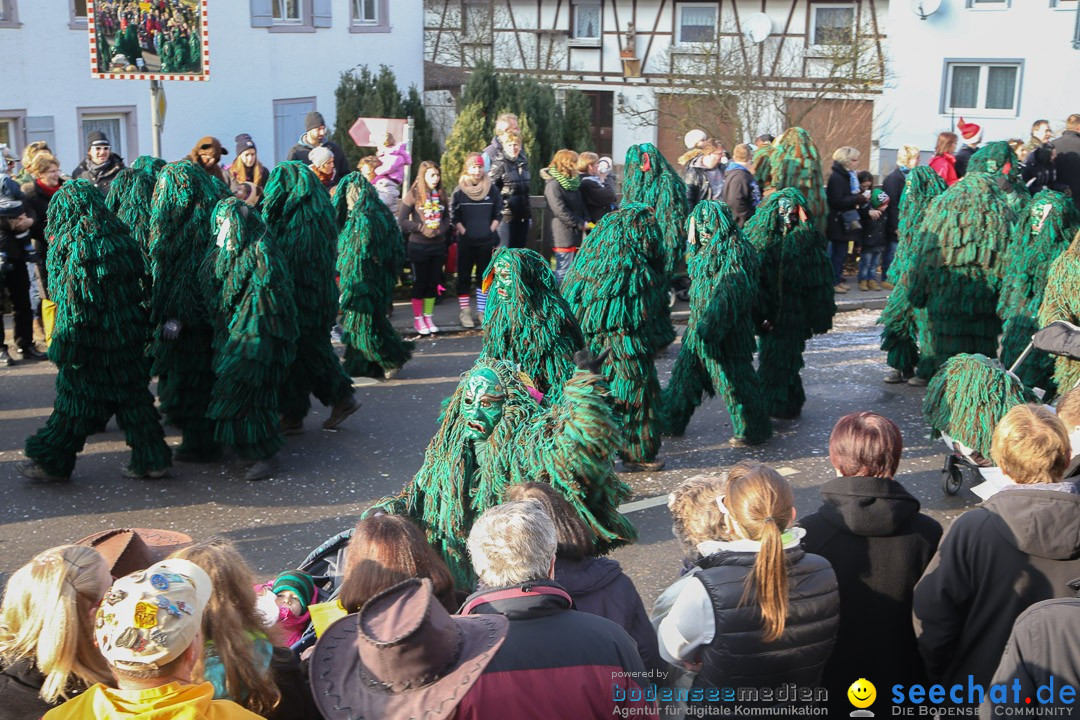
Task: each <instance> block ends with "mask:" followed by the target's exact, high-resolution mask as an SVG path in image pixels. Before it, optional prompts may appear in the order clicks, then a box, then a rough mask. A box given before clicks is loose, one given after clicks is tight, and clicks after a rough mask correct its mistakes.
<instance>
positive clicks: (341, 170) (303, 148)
mask: <svg viewBox="0 0 1080 720" xmlns="http://www.w3.org/2000/svg"><path fill="white" fill-rule="evenodd" d="M323 147H325V148H326V149H327V150H329V151H330V152H331V153H333V155H334V178H333V179H332V180H331V181H330V186H331V187H333V186H334V185H337V184H338V181H340V180H341V178H343V177H345V176H346V175H348V174H349V173H350V172H351V170H350V169H349V160H348V158H346V157H345V151H344V150H342V149H341V146H340V145H338V144H337V143H336V142H334V141H333V140H324V141H323ZM314 149H315V146H314V145H311V144H310V143H308V141H307V133H304V134H303V135H301V136H300V139H299V140H297V141H296V144H295V145H293V146H292V147H291V148H290V149H289V154H288V155H287V156H286V157H285V159H286V160H299V161H300V162H302V163H304V164H305V165H310V164H311V161H310V160H309V159H308V155H309V154H311V151H312V150H314Z"/></svg>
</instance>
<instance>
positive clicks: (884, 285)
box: [881, 280, 896, 290]
mask: <svg viewBox="0 0 1080 720" xmlns="http://www.w3.org/2000/svg"><path fill="white" fill-rule="evenodd" d="M894 287H896V286H895V285H893V284H892V283H891V282H889V281H888V280H882V281H881V289H882V290H892V289H893V288H894Z"/></svg>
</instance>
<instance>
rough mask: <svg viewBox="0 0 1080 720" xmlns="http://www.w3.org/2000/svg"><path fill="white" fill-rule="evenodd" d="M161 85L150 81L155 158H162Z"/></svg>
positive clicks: (151, 121)
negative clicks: (159, 110) (159, 109)
mask: <svg viewBox="0 0 1080 720" xmlns="http://www.w3.org/2000/svg"><path fill="white" fill-rule="evenodd" d="M160 95H161V83H159V82H158V81H157V80H151V81H150V124H151V125H152V126H153V131H152V134H151V137H152V138H153V149H154V157H161V114H160V113H159V112H158V108H159V105H160V103H161V98H160Z"/></svg>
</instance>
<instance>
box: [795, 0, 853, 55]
mask: <svg viewBox="0 0 1080 720" xmlns="http://www.w3.org/2000/svg"><path fill="white" fill-rule="evenodd" d="M818 10H850V11H851V35H850V38H849V40H848V42H847V43H845V44H829V43H819V42H818V41H817V14H818ZM858 15H859V14H858V8H856V6H855V4H854V3H851V2H835V3H812V4H811V5H810V18H809V22H808V25H807V27H806V46H807V48H809V49H816V50H819V51H820V50H825V49H827V48H832V47H844V46H845V45H852V44H854V42H855V24H856V22H857V21H858Z"/></svg>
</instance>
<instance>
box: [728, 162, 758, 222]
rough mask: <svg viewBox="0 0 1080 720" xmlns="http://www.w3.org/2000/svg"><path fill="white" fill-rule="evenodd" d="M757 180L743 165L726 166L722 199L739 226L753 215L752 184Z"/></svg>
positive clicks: (754, 205) (754, 206)
mask: <svg viewBox="0 0 1080 720" xmlns="http://www.w3.org/2000/svg"><path fill="white" fill-rule="evenodd" d="M756 184H757V181H756V180H755V179H754V174H753V173H752V172H750V170H749V168H746V167H744V166H743V165H736V166H728V169H727V171H726V172H725V173H724V197H723V200H724V202H726V203H727V204H728V207H729V208H731V215H732V217H734V218H735V224H736V225H738V226H739V227H743V226H744V225H746V223H747V221H748V220H750V218H751V217H753V215H754V210H756V209H757V205H756V204H755V202H754V186H755V185H756Z"/></svg>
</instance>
